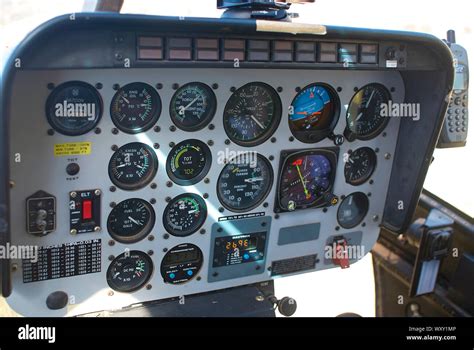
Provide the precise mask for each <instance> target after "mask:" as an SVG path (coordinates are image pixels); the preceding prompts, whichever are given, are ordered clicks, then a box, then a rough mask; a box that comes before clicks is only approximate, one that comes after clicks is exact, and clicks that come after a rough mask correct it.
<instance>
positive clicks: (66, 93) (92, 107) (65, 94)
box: [46, 81, 103, 136]
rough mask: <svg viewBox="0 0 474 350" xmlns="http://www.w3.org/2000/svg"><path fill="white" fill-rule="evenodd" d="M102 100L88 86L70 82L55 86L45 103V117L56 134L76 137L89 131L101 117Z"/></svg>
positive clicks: (93, 89)
mask: <svg viewBox="0 0 474 350" xmlns="http://www.w3.org/2000/svg"><path fill="white" fill-rule="evenodd" d="M102 109H103V108H102V98H101V97H100V95H99V93H98V92H97V90H96V89H95V88H94V87H93V86H92V85H90V84H87V83H84V82H81V81H71V82H67V83H64V84H61V85H59V86H57V87H56V88H55V89H54V90H53V92H51V94H50V95H49V97H48V100H47V101H46V116H47V118H48V122H49V124H50V125H51V127H52V128H53V129H54V130H56V131H57V132H59V133H61V134H63V135H68V136H77V135H82V134H85V133H87V132H89V131H91V130H92V129H93V128H94V127H95V126H96V125H97V124H98V123H99V120H100V117H101V116H102Z"/></svg>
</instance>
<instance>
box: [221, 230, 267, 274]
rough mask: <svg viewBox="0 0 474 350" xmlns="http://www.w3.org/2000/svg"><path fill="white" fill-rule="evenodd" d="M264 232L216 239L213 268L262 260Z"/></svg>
mask: <svg viewBox="0 0 474 350" xmlns="http://www.w3.org/2000/svg"><path fill="white" fill-rule="evenodd" d="M265 239H266V232H258V233H250V234H243V235H236V236H225V237H217V238H216V239H215V241H214V260H213V266H214V267H217V266H228V265H237V264H243V263H248V262H253V261H258V260H261V259H263V258H264V256H265V254H264V251H265Z"/></svg>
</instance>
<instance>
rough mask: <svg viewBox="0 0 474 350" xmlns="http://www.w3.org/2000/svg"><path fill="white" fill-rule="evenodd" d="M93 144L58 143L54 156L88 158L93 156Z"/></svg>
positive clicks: (55, 146)
mask: <svg viewBox="0 0 474 350" xmlns="http://www.w3.org/2000/svg"><path fill="white" fill-rule="evenodd" d="M91 151H92V142H71V143H57V144H55V145H54V156H55V157H62V156H86V155H88V154H91Z"/></svg>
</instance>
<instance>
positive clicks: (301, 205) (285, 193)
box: [278, 150, 335, 211]
mask: <svg viewBox="0 0 474 350" xmlns="http://www.w3.org/2000/svg"><path fill="white" fill-rule="evenodd" d="M334 169H335V155H334V154H333V153H332V152H330V151H325V150H317V151H316V150H315V151H303V152H297V153H294V154H291V155H289V156H288V157H287V158H286V159H285V162H284V165H283V167H282V169H281V175H280V181H279V192H278V193H279V206H280V209H281V210H285V211H293V210H296V209H305V208H311V207H315V206H318V205H319V204H323V203H324V194H326V193H327V192H328V191H329V190H330V189H331V186H332V183H333V181H334Z"/></svg>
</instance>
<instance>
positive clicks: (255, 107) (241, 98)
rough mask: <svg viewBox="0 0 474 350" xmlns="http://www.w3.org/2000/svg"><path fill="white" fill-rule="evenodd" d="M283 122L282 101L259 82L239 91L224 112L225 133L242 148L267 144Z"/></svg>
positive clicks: (231, 98) (234, 94)
mask: <svg viewBox="0 0 474 350" xmlns="http://www.w3.org/2000/svg"><path fill="white" fill-rule="evenodd" d="M280 119H281V101H280V97H278V94H277V93H276V91H275V90H274V89H273V88H272V87H271V86H270V85H267V84H264V83H259V82H255V83H249V84H246V85H244V86H242V87H241V88H239V89H237V90H236V91H235V92H234V93H233V94H232V96H231V97H230V98H229V100H228V101H227V104H226V105H225V109H224V129H225V132H226V133H227V136H229V138H230V139H231V140H232V141H233V142H235V143H236V144H238V145H241V146H256V145H259V144H261V143H263V142H265V141H266V140H267V139H268V138H269V137H270V136H271V135H272V134H273V132H274V131H275V130H276V128H277V127H278V124H279V123H280Z"/></svg>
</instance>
